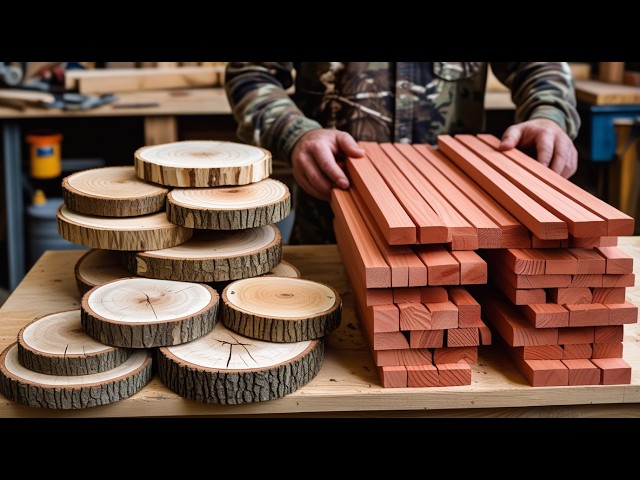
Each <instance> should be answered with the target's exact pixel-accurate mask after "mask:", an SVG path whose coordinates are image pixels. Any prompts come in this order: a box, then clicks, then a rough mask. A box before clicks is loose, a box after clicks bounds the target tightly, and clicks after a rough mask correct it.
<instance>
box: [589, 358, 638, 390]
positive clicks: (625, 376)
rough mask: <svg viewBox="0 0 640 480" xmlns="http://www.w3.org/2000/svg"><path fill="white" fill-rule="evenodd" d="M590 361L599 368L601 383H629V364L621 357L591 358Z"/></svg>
mask: <svg viewBox="0 0 640 480" xmlns="http://www.w3.org/2000/svg"><path fill="white" fill-rule="evenodd" d="M591 362H592V363H593V364H594V365H595V366H596V367H598V368H599V369H600V370H601V374H602V376H601V378H602V380H601V385H628V384H630V383H631V366H630V365H629V364H628V363H627V362H625V361H624V360H623V359H622V358H592V359H591Z"/></svg>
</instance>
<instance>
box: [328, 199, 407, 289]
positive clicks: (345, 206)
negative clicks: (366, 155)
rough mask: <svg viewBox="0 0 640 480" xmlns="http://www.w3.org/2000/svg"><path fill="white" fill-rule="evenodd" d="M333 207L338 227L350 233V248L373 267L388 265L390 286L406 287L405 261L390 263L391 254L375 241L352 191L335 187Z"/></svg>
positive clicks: (382, 267) (379, 267) (380, 267)
mask: <svg viewBox="0 0 640 480" xmlns="http://www.w3.org/2000/svg"><path fill="white" fill-rule="evenodd" d="M331 207H332V210H333V212H334V223H337V224H339V225H340V226H339V227H338V228H340V229H341V230H342V231H343V232H345V233H346V234H348V235H347V237H348V239H347V241H348V244H349V245H350V248H352V249H356V250H357V253H358V256H360V257H361V258H362V259H363V262H365V260H366V262H367V263H369V264H371V265H372V268H376V269H384V265H387V269H389V275H390V282H391V283H390V285H388V286H392V287H393V286H397V287H406V286H407V285H408V275H409V274H408V271H407V267H406V265H405V264H404V263H400V264H399V265H398V264H397V262H395V261H394V263H393V265H390V264H389V262H388V261H387V257H390V255H385V254H384V253H383V252H382V251H381V249H380V248H379V246H378V244H377V243H376V242H375V240H374V238H373V236H372V234H371V230H370V229H369V228H368V226H367V224H366V222H365V221H364V219H363V217H362V215H361V214H360V211H362V210H360V211H359V209H358V207H357V206H356V204H355V202H354V201H353V197H352V195H351V194H350V192H349V191H347V190H341V189H333V191H332V192H331ZM349 238H351V240H349ZM382 247H383V249H385V252H386V251H387V249H388V247H385V244H382ZM391 257H392V256H391ZM345 261H349V259H345Z"/></svg>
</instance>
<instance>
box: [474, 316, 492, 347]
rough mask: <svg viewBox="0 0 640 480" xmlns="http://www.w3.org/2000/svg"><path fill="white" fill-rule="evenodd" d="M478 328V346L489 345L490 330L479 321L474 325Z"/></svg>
mask: <svg viewBox="0 0 640 480" xmlns="http://www.w3.org/2000/svg"><path fill="white" fill-rule="evenodd" d="M475 326H476V327H477V328H478V333H479V334H480V345H491V329H490V328H489V327H488V326H487V324H486V323H484V322H483V321H482V319H479V320H478V321H477V322H476V325H475Z"/></svg>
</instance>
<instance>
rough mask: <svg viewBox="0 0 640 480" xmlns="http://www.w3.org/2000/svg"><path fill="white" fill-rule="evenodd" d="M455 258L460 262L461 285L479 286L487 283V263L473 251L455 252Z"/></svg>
mask: <svg viewBox="0 0 640 480" xmlns="http://www.w3.org/2000/svg"><path fill="white" fill-rule="evenodd" d="M451 255H452V256H453V258H455V259H456V260H458V262H460V284H461V285H478V284H485V283H487V262H485V261H484V260H483V259H482V257H481V256H480V255H478V254H477V253H476V252H474V251H472V250H457V251H456V250H454V251H452V252H451Z"/></svg>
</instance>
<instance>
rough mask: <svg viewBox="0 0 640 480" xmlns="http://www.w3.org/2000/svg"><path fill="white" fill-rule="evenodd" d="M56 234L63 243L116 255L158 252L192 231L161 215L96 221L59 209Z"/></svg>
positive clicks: (98, 219)
mask: <svg viewBox="0 0 640 480" xmlns="http://www.w3.org/2000/svg"><path fill="white" fill-rule="evenodd" d="M57 227H58V233H59V234H60V236H61V237H62V238H64V239H65V240H68V241H70V242H71V243H75V244H76V245H82V246H85V247H89V248H102V249H105V250H118V251H131V250H134V251H141V250H160V249H162V248H169V247H174V246H176V245H180V244H181V243H184V242H186V241H187V240H189V239H190V238H191V236H192V235H193V229H191V228H186V227H182V226H180V225H176V224H174V223H171V222H169V220H168V219H167V215H166V213H165V212H158V213H151V214H149V215H139V216H137V217H119V218H115V217H98V216H95V215H85V214H83V213H77V212H74V211H72V210H69V209H68V208H67V206H66V205H65V204H62V205H60V208H58V214H57Z"/></svg>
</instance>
